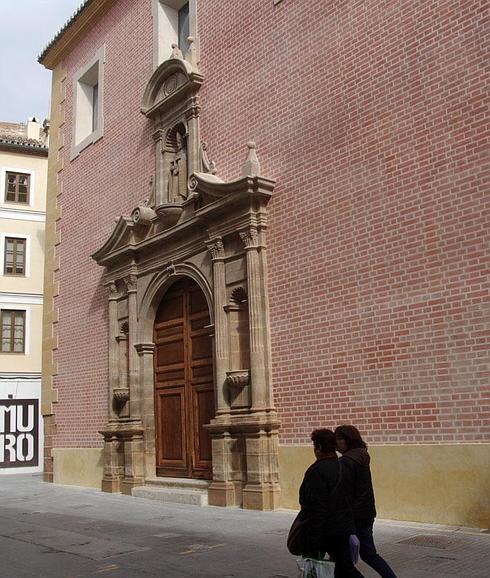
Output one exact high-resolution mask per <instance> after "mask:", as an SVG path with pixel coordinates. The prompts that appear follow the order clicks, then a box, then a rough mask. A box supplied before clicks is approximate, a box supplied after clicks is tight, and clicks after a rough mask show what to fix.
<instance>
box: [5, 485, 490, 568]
mask: <svg viewBox="0 0 490 578" xmlns="http://www.w3.org/2000/svg"><path fill="white" fill-rule="evenodd" d="M0 496H1V501H0V578H34V577H35V578H44V577H46V578H48V577H49V578H84V577H88V576H97V577H107V578H149V577H165V578H174V577H175V578H177V577H191V576H196V577H200V578H296V576H297V572H296V564H295V560H294V558H293V557H292V556H290V555H289V554H288V552H287V550H286V548H285V539H286V535H287V531H288V529H289V526H290V524H291V521H292V520H293V518H294V515H295V513H294V512H291V511H279V512H270V513H264V512H252V511H245V510H241V509H238V508H237V509H235V508H233V509H230V508H228V509H223V508H214V507H207V508H199V507H196V506H184V505H177V504H163V503H158V502H153V501H150V500H145V499H142V498H132V497H128V496H121V495H117V494H104V493H102V492H99V491H97V490H93V489H85V488H75V487H72V486H57V485H53V484H46V483H44V482H42V479H41V477H40V476H28V475H22V474H21V475H19V474H15V475H1V476H0ZM375 533H376V541H377V545H378V549H379V551H380V553H382V555H383V556H384V557H385V558H386V559H387V560H388V561H389V562H390V564H391V565H392V566H393V568H394V569H395V571H396V572H397V575H398V576H399V578H427V577H431V578H453V577H464V578H470V577H474V578H477V577H478V578H488V577H490V534H488V533H481V532H478V531H470V530H468V529H464V528H453V527H451V528H448V527H443V526H431V525H426V524H411V523H403V522H389V521H378V522H377V523H376V527H375ZM359 569H360V570H361V571H362V572H363V573H364V574H365V576H366V578H374V577H376V576H377V574H375V573H374V572H372V571H371V570H370V569H367V568H366V567H365V566H364V565H363V564H362V563H360V564H359Z"/></svg>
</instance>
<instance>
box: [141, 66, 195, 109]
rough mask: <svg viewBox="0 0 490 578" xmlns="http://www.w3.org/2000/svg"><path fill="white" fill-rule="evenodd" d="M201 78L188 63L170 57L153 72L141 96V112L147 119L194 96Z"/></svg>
mask: <svg viewBox="0 0 490 578" xmlns="http://www.w3.org/2000/svg"><path fill="white" fill-rule="evenodd" d="M202 82H203V76H202V74H200V73H199V72H198V71H197V70H196V69H195V68H194V67H193V66H192V64H190V63H189V62H187V61H186V60H184V59H182V58H178V57H172V58H169V59H168V60H165V62H162V64H160V66H159V67H158V68H157V69H156V70H155V72H154V73H153V75H152V77H151V78H150V81H149V82H148V85H147V87H146V90H145V93H144V95H143V101H142V103H141V112H142V113H143V114H145V115H146V116H148V117H151V116H153V115H155V114H156V113H158V112H160V111H161V110H163V109H164V108H167V107H168V106H171V105H173V104H174V103H175V102H176V101H177V100H180V99H182V98H183V97H185V96H187V95H189V94H196V93H197V92H198V90H199V89H200V87H201V84H202Z"/></svg>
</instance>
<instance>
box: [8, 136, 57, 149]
mask: <svg viewBox="0 0 490 578" xmlns="http://www.w3.org/2000/svg"><path fill="white" fill-rule="evenodd" d="M0 146H4V147H9V148H17V149H23V150H34V151H36V152H44V151H45V152H47V151H48V147H47V146H46V145H45V144H43V143H42V142H41V141H36V140H34V139H28V140H21V139H16V138H5V137H0Z"/></svg>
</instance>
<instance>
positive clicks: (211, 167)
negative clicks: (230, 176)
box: [200, 142, 217, 175]
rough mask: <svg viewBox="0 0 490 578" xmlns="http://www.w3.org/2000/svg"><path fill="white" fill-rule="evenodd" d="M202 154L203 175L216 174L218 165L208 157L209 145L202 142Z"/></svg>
mask: <svg viewBox="0 0 490 578" xmlns="http://www.w3.org/2000/svg"><path fill="white" fill-rule="evenodd" d="M200 152H201V165H202V166H201V168H202V172H203V173H210V174H211V175H215V174H216V172H217V171H216V163H215V162H214V161H210V160H209V156H208V144H207V143H206V142H201V147H200Z"/></svg>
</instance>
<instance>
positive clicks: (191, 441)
mask: <svg viewBox="0 0 490 578" xmlns="http://www.w3.org/2000/svg"><path fill="white" fill-rule="evenodd" d="M209 324H210V317H209V309H208V304H207V302H206V298H205V297H204V294H203V292H202V290H201V289H200V287H199V286H198V285H197V284H196V283H195V282H194V281H192V280H190V279H183V280H181V281H178V282H176V283H175V284H174V285H172V286H171V287H170V289H169V290H168V291H167V293H166V294H165V296H164V298H163V300H162V302H161V304H160V306H159V308H158V311H157V314H156V317H155V325H154V342H155V346H156V348H155V356H154V365H155V414H156V415H155V417H156V463H157V475H158V476H176V477H186V478H204V479H211V478H212V472H211V440H210V438H209V435H208V433H207V431H206V430H205V429H204V428H203V425H204V424H207V423H209V421H210V420H211V419H212V418H213V417H214V413H215V409H214V388H213V352H212V341H211V337H210V335H209V327H207V326H209Z"/></svg>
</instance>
